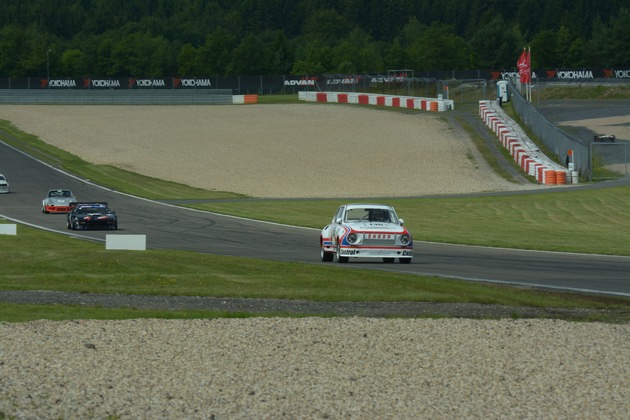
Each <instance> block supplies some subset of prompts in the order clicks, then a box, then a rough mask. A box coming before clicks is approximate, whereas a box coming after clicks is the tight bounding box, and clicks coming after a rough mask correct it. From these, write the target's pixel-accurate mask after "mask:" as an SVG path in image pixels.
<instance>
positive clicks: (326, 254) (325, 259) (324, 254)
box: [319, 247, 335, 262]
mask: <svg viewBox="0 0 630 420" xmlns="http://www.w3.org/2000/svg"><path fill="white" fill-rule="evenodd" d="M319 253H320V255H321V257H322V261H323V262H331V261H332V260H333V257H334V256H335V254H334V253H332V252H326V251H324V247H321V248H320V252H319Z"/></svg>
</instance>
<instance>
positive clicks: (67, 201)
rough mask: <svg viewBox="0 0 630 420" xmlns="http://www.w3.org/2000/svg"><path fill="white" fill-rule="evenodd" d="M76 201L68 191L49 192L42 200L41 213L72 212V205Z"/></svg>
mask: <svg viewBox="0 0 630 420" xmlns="http://www.w3.org/2000/svg"><path fill="white" fill-rule="evenodd" d="M77 201H78V200H77V198H76V197H75V196H74V194H72V191H70V190H65V189H56V190H50V191H48V194H46V198H44V199H43V200H42V213H46V214H48V213H68V212H70V211H71V210H72V204H73V203H76V202H77Z"/></svg>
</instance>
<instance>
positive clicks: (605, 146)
mask: <svg viewBox="0 0 630 420" xmlns="http://www.w3.org/2000/svg"><path fill="white" fill-rule="evenodd" d="M628 153H630V148H629V147H628V143H591V155H592V156H593V180H602V179H616V178H619V177H624V176H628V175H630V173H629V172H628V161H629V160H630V156H629V155H628Z"/></svg>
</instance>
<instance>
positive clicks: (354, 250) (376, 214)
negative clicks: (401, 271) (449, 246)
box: [319, 204, 413, 264]
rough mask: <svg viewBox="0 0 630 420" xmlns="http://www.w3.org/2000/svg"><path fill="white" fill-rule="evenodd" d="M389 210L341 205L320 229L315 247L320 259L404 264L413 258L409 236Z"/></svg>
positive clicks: (392, 210) (411, 242)
mask: <svg viewBox="0 0 630 420" xmlns="http://www.w3.org/2000/svg"><path fill="white" fill-rule="evenodd" d="M403 223H404V220H403V219H399V218H398V216H397V215H396V211H395V210H394V208H393V207H391V206H388V205H383V204H345V205H342V206H340V207H339V208H338V209H337V212H336V213H335V215H334V216H333V218H332V221H331V222H330V223H329V224H328V225H327V226H326V227H324V228H323V229H322V231H321V234H320V237H319V244H320V253H321V259H322V261H324V262H328V261H332V260H333V259H334V258H335V257H336V258H337V261H338V262H340V263H347V262H348V261H349V259H350V258H381V259H382V260H383V262H385V263H392V262H394V260H395V259H396V258H398V261H399V262H400V263H401V264H408V263H410V262H411V258H412V257H413V240H412V238H411V233H409V231H408V230H407V228H406V227H404V226H403Z"/></svg>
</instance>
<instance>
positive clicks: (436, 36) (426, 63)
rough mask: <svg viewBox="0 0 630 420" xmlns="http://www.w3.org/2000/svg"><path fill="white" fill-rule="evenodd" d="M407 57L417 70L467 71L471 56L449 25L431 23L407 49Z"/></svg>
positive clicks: (465, 45) (463, 41) (470, 64)
mask: <svg viewBox="0 0 630 420" xmlns="http://www.w3.org/2000/svg"><path fill="white" fill-rule="evenodd" d="M409 56H410V57H411V62H412V64H413V66H414V68H415V69H418V70H449V69H452V70H461V69H469V68H471V66H472V63H473V54H472V51H471V49H470V47H469V46H468V44H466V41H465V40H464V39H463V38H461V37H459V36H457V35H455V34H454V33H453V29H452V27H451V26H449V25H442V24H439V23H433V24H431V26H430V27H428V28H427V30H426V31H425V32H424V33H423V34H422V37H421V38H420V39H419V40H418V41H416V42H415V43H414V44H413V45H412V46H411V47H410V48H409Z"/></svg>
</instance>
